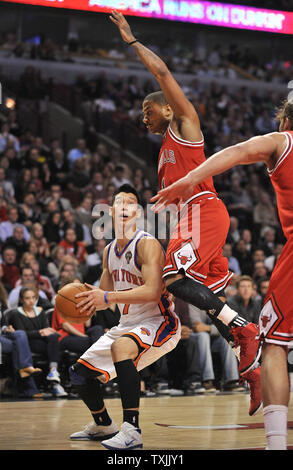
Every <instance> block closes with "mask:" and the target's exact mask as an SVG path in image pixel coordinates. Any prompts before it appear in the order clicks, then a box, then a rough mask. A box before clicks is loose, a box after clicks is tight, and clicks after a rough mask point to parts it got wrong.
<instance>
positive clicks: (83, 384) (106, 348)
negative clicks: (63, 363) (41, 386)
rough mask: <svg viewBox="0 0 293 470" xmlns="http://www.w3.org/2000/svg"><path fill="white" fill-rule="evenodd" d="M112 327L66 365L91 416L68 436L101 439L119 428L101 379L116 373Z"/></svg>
mask: <svg viewBox="0 0 293 470" xmlns="http://www.w3.org/2000/svg"><path fill="white" fill-rule="evenodd" d="M112 330H114V329H112ZM112 330H110V331H109V332H108V333H106V334H105V335H103V336H102V337H101V338H100V339H99V340H98V341H97V342H96V343H95V344H93V345H92V346H91V347H90V348H89V349H88V350H87V351H86V352H85V353H84V354H83V355H82V356H81V357H80V358H79V359H78V361H77V363H75V364H74V365H73V366H71V367H70V368H69V375H70V380H71V383H72V385H73V386H74V388H75V390H76V391H77V393H78V395H79V397H80V398H81V399H82V400H83V402H84V404H85V405H86V406H87V408H88V409H89V411H90V413H91V415H92V418H93V422H91V423H90V424H89V425H87V426H85V428H84V430H82V431H78V432H76V433H74V434H72V435H71V436H70V438H71V439H80V440H101V439H104V438H107V437H111V436H113V435H115V434H116V433H117V432H118V428H117V426H116V424H115V423H114V422H113V421H112V420H111V418H110V417H109V415H108V411H107V409H106V407H105V403H104V399H103V390H102V383H105V382H107V381H109V380H111V379H112V378H114V377H115V376H116V374H115V368H114V365H113V361H112V357H111V345H112V343H113V341H114V340H115V339H116V336H115V334H114V333H113V331H112ZM116 330H118V328H116ZM117 334H118V332H117ZM117 337H119V336H117Z"/></svg>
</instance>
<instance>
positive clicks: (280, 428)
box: [263, 405, 288, 450]
mask: <svg viewBox="0 0 293 470" xmlns="http://www.w3.org/2000/svg"><path fill="white" fill-rule="evenodd" d="M287 415H288V407H287V406H285V405H268V406H265V407H264V409H263V417H264V426H265V433H266V438H267V447H266V449H267V450H287Z"/></svg>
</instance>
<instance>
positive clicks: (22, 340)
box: [0, 324, 52, 399]
mask: <svg viewBox="0 0 293 470" xmlns="http://www.w3.org/2000/svg"><path fill="white" fill-rule="evenodd" d="M0 345H1V351H2V353H4V354H11V359H12V364H13V369H14V374H15V375H16V377H15V378H16V383H17V388H18V396H19V397H21V398H38V399H40V398H49V397H51V396H52V395H51V394H49V393H44V392H40V391H39V390H38V388H37V386H36V383H35V380H34V375H36V374H39V373H41V372H42V370H41V369H39V368H35V367H34V366H33V360H32V354H31V350H30V346H29V342H28V339H27V335H26V332H25V331H22V330H18V331H15V329H14V328H13V326H12V325H4V324H3V325H2V332H1V333H0Z"/></svg>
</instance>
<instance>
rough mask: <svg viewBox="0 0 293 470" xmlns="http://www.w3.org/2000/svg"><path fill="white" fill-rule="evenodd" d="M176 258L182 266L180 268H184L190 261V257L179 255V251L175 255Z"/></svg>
mask: <svg viewBox="0 0 293 470" xmlns="http://www.w3.org/2000/svg"><path fill="white" fill-rule="evenodd" d="M177 258H178V259H179V260H180V263H181V264H182V266H185V265H186V263H187V262H188V261H191V260H192V256H190V255H189V256H186V255H181V253H180V251H179V253H178V255H177Z"/></svg>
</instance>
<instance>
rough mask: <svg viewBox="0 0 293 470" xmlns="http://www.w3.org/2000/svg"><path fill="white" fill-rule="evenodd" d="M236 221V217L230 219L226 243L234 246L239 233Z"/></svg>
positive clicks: (238, 238)
mask: <svg viewBox="0 0 293 470" xmlns="http://www.w3.org/2000/svg"><path fill="white" fill-rule="evenodd" d="M238 226H239V223H238V219H237V218H236V217H230V228H229V232H228V236H227V241H228V243H231V244H232V245H234V244H235V243H237V242H238V241H239V240H240V232H239V230H238Z"/></svg>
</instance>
